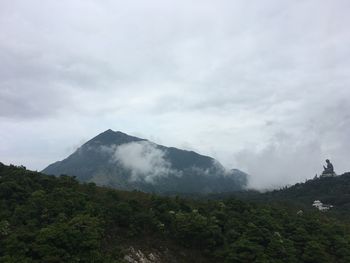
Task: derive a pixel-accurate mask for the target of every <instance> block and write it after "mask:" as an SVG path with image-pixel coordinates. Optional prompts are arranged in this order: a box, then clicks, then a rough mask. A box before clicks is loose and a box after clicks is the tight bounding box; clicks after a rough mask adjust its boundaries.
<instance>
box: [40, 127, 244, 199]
mask: <svg viewBox="0 0 350 263" xmlns="http://www.w3.org/2000/svg"><path fill="white" fill-rule="evenodd" d="M42 172H43V173H46V174H53V175H60V174H67V175H72V176H76V177H77V178H78V179H79V180H80V181H84V182H95V183H97V184H99V185H106V186H111V187H114V188H117V189H124V190H133V189H137V190H141V191H146V192H160V193H211V192H229V191H235V190H240V189H242V188H244V187H245V185H246V180H247V178H246V174H245V173H243V172H241V171H239V170H231V171H226V170H225V169H224V168H223V166H222V165H221V164H220V163H219V162H218V161H216V160H215V159H213V158H211V157H208V156H203V155H200V154H198V153H195V152H193V151H185V150H180V149H177V148H173V147H165V146H162V145H157V144H155V143H152V142H150V141H148V140H145V139H141V138H137V137H133V136H129V135H127V134H124V133H122V132H114V131H112V130H107V131H105V132H103V133H101V134H99V135H97V136H96V137H94V138H93V139H91V140H90V141H88V142H87V143H85V144H84V145H82V146H81V147H80V148H79V149H77V150H76V151H75V152H74V153H73V154H71V155H70V156H69V157H67V158H66V159H64V160H63V161H59V162H56V163H53V164H51V165H49V166H48V167H47V168H45V169H44V170H43V171H42Z"/></svg>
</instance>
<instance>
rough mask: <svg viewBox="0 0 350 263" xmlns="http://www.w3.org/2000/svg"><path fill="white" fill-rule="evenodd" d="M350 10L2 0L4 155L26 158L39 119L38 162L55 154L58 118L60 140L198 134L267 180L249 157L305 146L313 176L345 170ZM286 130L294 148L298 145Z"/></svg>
mask: <svg viewBox="0 0 350 263" xmlns="http://www.w3.org/2000/svg"><path fill="white" fill-rule="evenodd" d="M349 10H350V5H349V2H348V1H344V0H339V1H318V0H309V1H287V2H286V1H284V2H283V1H278V0H268V1H263V2H262V1H249V2H247V1H230V0H227V1H226V0H223V1H215V2H214V1H196V0H194V1H182V0H181V1H176V2H174V1H160V0H151V1H147V2H145V1H136V2H125V1H95V0H92V1H82V0H81V1H68V0H66V1H65V0H64V1H59V2H57V1H44V2H43V1H36V0H34V1H30V2H26V1H16V0H14V1H11V2H8V1H3V2H2V3H1V4H0V24H1V28H0V117H1V118H0V122H1V124H3V125H4V126H8V123H10V122H11V123H12V124H13V125H11V126H9V127H10V128H8V129H6V136H9V137H11V136H12V137H11V138H10V139H9V140H7V141H5V142H4V143H5V144H7V145H6V146H3V149H9V150H8V152H7V153H6V154H5V153H4V151H2V152H1V154H2V155H3V156H6V158H8V159H9V158H12V159H13V160H14V162H15V161H16V160H18V161H21V160H23V157H21V158H19V157H18V154H17V149H16V147H15V146H14V143H13V142H14V141H16V138H15V137H14V136H15V135H14V134H16V136H23V137H25V136H26V132H27V131H28V130H29V128H28V127H33V126H38V127H40V129H41V130H42V133H40V132H35V133H33V134H36V136H38V138H34V137H33V138H31V141H32V142H31V143H32V144H33V145H34V144H35V142H36V143H37V145H38V146H37V147H39V148H41V151H38V152H40V154H39V153H37V154H36V156H35V157H33V160H34V159H35V163H38V161H37V160H39V159H40V158H43V160H44V159H45V158H47V157H46V156H45V155H44V154H42V153H43V152H45V151H44V150H45V146H43V142H42V141H41V140H40V139H39V138H40V137H42V136H45V137H46V136H47V134H49V133H52V132H55V131H54V130H52V128H51V127H55V130H57V132H56V133H55V135H54V138H58V137H59V138H60V139H59V140H58V141H59V142H60V144H61V143H62V142H64V141H69V142H70V143H71V140H72V139H70V136H73V137H74V138H75V140H76V141H79V138H80V137H81V136H84V138H89V137H92V136H94V135H96V133H97V131H100V130H102V127H103V129H107V128H112V129H116V130H122V131H125V132H128V131H137V132H140V133H144V134H147V135H152V136H155V137H157V138H162V140H163V141H164V144H166V145H174V146H181V145H183V143H184V142H190V143H191V145H192V146H191V147H194V148H195V149H198V151H200V152H202V153H204V154H209V155H210V154H211V153H214V154H215V156H214V157H217V158H218V159H219V161H221V162H223V163H225V165H226V166H228V167H232V166H236V167H237V168H241V169H243V167H240V166H245V167H246V169H247V170H249V171H252V173H253V174H255V176H257V177H256V178H262V175H260V174H259V171H258V169H257V168H256V165H254V163H253V162H252V161H251V162H250V161H249V162H248V160H249V156H251V159H252V160H256V162H257V163H259V164H260V163H265V160H266V161H268V162H270V161H271V162H273V160H274V158H277V157H278V156H280V155H281V156H282V157H281V158H282V160H281V161H279V162H278V163H284V164H285V166H286V167H288V164H287V163H288V162H289V161H292V160H293V158H294V157H293V156H294V155H297V152H301V151H305V152H307V153H308V154H309V156H311V157H310V159H309V160H310V162H309V163H312V165H311V166H310V167H311V168H310V169H309V170H308V174H309V173H310V174H309V175H305V176H313V174H314V172H312V171H313V170H314V169H316V167H318V165H319V160H318V159H319V158H320V159H322V160H323V159H324V156H327V157H330V158H334V159H335V160H334V162H337V167H338V168H339V170H341V171H344V170H346V169H347V168H346V167H347V164H346V162H347V161H346V157H345V156H348V155H349V154H348V150H347V149H349V148H350V147H348V146H349V143H348V142H349V135H348V134H350V133H349V131H350V129H349V116H348V115H347V112H349V110H350V109H349V108H348V107H347V106H346V105H349V100H350V89H349V87H348V86H349V84H350V79H349V76H350V74H349V73H350V64H349V62H348V61H349V57H350V53H349V49H348V47H349V46H350V35H349V31H348V26H347V25H348V24H349V22H350V19H349V16H348V13H349ZM67 123H68V124H69V125H67ZM267 124H268V125H267ZM58 127H65V129H66V131H65V132H61V131H59V128H58ZM11 129H12V130H11ZM14 130H16V132H14ZM280 132H282V133H285V134H287V139H283V140H282V141H281V139H279V138H277V139H276V137H275V134H277V133H280ZM79 136H80V137H79ZM271 138H273V140H275V139H276V140H277V142H278V143H277V145H275V144H274V143H272V145H271V143H270V142H269V140H270V139H271ZM271 140H272V139H271ZM53 141H54V140H53ZM285 141H288V143H291V144H293V145H294V144H295V145H297V146H296V147H297V148H295V149H293V148H292V149H291V153H288V150H289V148H288V147H287V146H286V145H287V144H288V143H286V142H285ZM293 142H294V143H293ZM23 143H25V142H23ZM32 144H31V146H32ZM16 146H17V144H16ZM54 147H55V142H53V143H52V145H51V146H50V152H52V151H53V150H52V149H53V148H54ZM56 147H57V148H58V149H62V147H61V146H60V145H58V143H56ZM347 147H348V148H347ZM28 148H30V147H28ZM284 151H286V152H284ZM56 155H59V156H62V155H63V154H56ZM56 155H55V156H56ZM28 156H29V157H28V158H29V159H30V158H32V157H31V154H30V153H28ZM233 156H241V157H240V158H238V159H239V160H241V161H240V162H237V161H235V158H233ZM242 156H243V157H242ZM269 156H271V159H269ZM0 157H1V156H0ZM278 158H279V157H278ZM305 158H307V156H305ZM238 159H237V160H238ZM300 162H302V160H300ZM29 163H30V161H29ZM33 163H34V161H33ZM41 165H42V166H43V167H44V166H46V164H44V163H43V164H41ZM261 165H262V164H261ZM303 165H307V164H306V163H303ZM27 166H28V167H30V165H27ZM43 167H40V168H43ZM272 167H273V168H271V169H270V168H268V167H266V169H267V170H268V171H269V173H268V174H269V176H270V177H268V178H271V180H268V182H270V183H271V184H273V183H276V184H278V182H279V178H284V176H285V175H281V177H280V174H281V171H282V168H280V167H276V165H273V166H272ZM274 169H275V170H274ZM305 169H308V168H305ZM287 170H290V171H291V172H285V173H283V174H287V173H288V175H286V177H285V178H288V180H290V181H291V182H292V181H293V180H294V179H293V174H294V170H293V167H290V169H287ZM316 170H317V169H316ZM315 173H316V171H315ZM263 174H266V173H263ZM297 179H300V178H299V177H297ZM254 180H255V179H254V178H253V177H252V184H255V185H257V186H261V187H265V186H266V187H267V186H268V183H266V184H265V183H264V182H262V181H261V182H260V181H259V180H260V179H257V180H255V181H254ZM288 180H287V179H286V181H288Z"/></svg>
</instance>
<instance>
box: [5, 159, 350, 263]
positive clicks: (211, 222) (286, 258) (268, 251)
mask: <svg viewBox="0 0 350 263" xmlns="http://www.w3.org/2000/svg"><path fill="white" fill-rule="evenodd" d="M296 212H297V211H294V209H291V208H288V207H286V208H283V207H275V206H270V205H264V204H256V203H249V202H243V201H239V200H237V199H232V198H230V199H225V200H223V201H219V200H216V201H213V200H212V201H194V200H186V199H182V198H178V197H160V196H156V195H150V194H144V193H141V192H122V191H116V190H112V189H108V188H103V187H97V186H96V185H95V184H93V183H88V184H80V183H78V182H77V181H76V180H75V179H74V178H72V177H68V176H60V177H53V176H47V175H43V174H40V173H37V172H32V171H28V170H26V169H25V168H24V167H15V166H5V165H3V164H0V262H122V258H123V255H124V253H125V252H124V250H125V249H126V248H127V246H128V245H130V244H133V242H136V240H137V242H138V243H143V244H144V246H147V244H149V246H151V244H152V242H153V241H154V243H157V242H158V243H159V242H162V243H164V244H169V246H170V247H171V248H172V249H175V250H176V251H177V252H178V251H179V252H181V251H188V250H191V251H194V252H195V253H197V254H198V255H199V254H200V255H202V257H198V258H197V261H196V262H200V261H207V262H327V263H328V262H350V244H349V242H350V231H349V226H348V225H344V224H343V223H340V222H338V221H337V220H335V219H333V218H331V217H328V216H327V215H325V214H322V213H319V212H317V211H315V212H314V213H309V212H307V213H303V214H301V213H298V214H297V213H296ZM152 240H153V241H152ZM180 254H183V253H175V254H174V255H179V257H180ZM194 260H195V259H194V258H191V255H188V256H185V257H183V258H181V260H180V259H179V261H180V262H194Z"/></svg>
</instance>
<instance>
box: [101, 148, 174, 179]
mask: <svg viewBox="0 0 350 263" xmlns="http://www.w3.org/2000/svg"><path fill="white" fill-rule="evenodd" d="M102 150H103V151H104V152H107V153H109V154H110V155H111V161H112V162H115V163H117V164H118V165H121V166H122V167H124V168H125V169H127V170H129V171H130V172H131V177H130V181H143V180H144V181H145V182H147V183H154V182H155V180H156V179H157V178H160V177H166V176H169V175H170V174H172V175H178V174H179V173H178V172H177V171H175V170H173V169H171V164H170V163H169V162H168V161H167V160H166V159H165V155H166V153H165V152H164V151H162V150H160V149H159V148H157V147H156V146H155V145H154V144H152V143H150V142H148V141H141V142H131V143H126V144H122V145H118V146H116V145H112V146H110V147H106V146H103V147H102Z"/></svg>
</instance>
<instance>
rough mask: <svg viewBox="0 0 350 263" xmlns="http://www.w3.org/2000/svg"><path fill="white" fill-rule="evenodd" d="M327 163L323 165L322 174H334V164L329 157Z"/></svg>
mask: <svg viewBox="0 0 350 263" xmlns="http://www.w3.org/2000/svg"><path fill="white" fill-rule="evenodd" d="M326 163H327V166H324V165H323V172H322V176H334V175H335V172H334V167H333V164H332V163H331V162H330V160H328V159H327V160H326Z"/></svg>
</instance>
